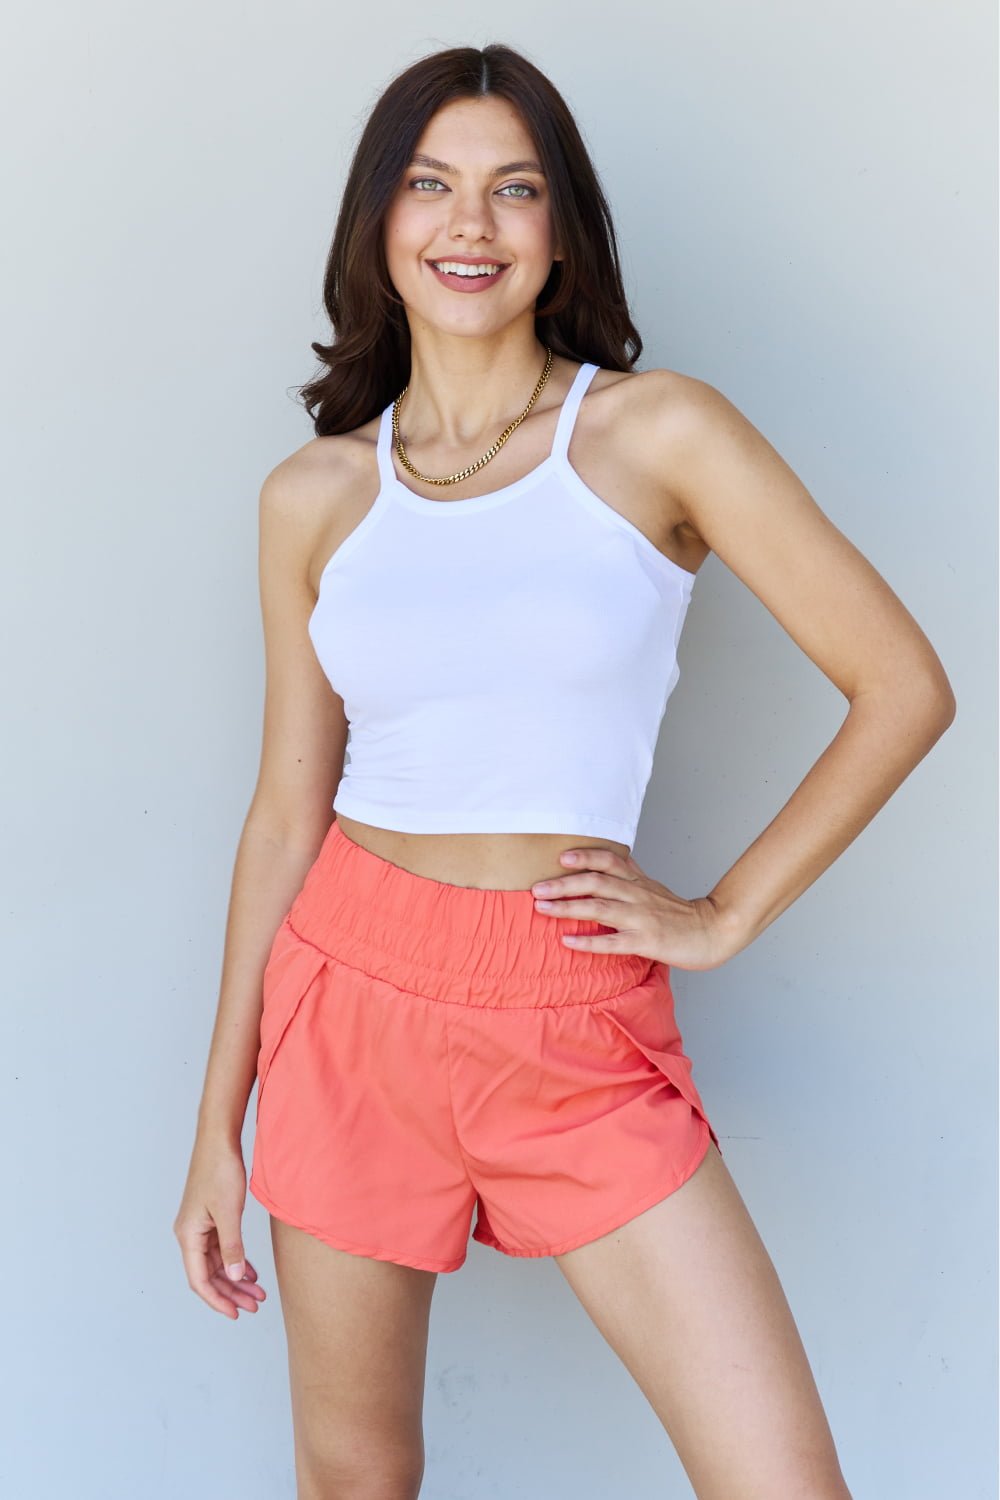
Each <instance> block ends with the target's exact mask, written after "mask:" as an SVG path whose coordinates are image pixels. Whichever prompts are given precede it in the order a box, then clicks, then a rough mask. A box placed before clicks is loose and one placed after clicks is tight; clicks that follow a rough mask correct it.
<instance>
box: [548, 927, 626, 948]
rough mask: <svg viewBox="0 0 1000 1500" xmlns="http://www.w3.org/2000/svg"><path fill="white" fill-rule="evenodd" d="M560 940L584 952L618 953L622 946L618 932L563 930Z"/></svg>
mask: <svg viewBox="0 0 1000 1500" xmlns="http://www.w3.org/2000/svg"><path fill="white" fill-rule="evenodd" d="M561 941H562V942H564V943H565V944H566V946H567V948H579V949H580V950H581V952H585V953H619V952H621V949H622V948H623V946H624V938H623V936H622V934H621V933H620V932H564V933H563V934H562V939H561Z"/></svg>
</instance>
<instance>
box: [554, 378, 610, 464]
mask: <svg viewBox="0 0 1000 1500" xmlns="http://www.w3.org/2000/svg"><path fill="white" fill-rule="evenodd" d="M599 369H600V366H599V365H591V364H585V365H581V366H580V368H579V369H578V370H577V372H576V375H575V376H574V378H573V384H572V385H571V386H570V388H569V390H568V391H567V392H566V399H565V400H564V401H563V404H562V410H561V411H560V413H559V421H558V422H557V423H556V435H555V437H554V438H553V440H552V457H553V458H560V459H565V458H566V455H567V453H568V452H569V440H570V438H571V437H572V436H573V424H574V423H575V421H576V414H577V412H578V411H579V410H580V402H581V401H582V400H583V398H584V395H585V393H586V390H587V387H588V385H589V384H590V382H591V381H592V380H593V378H594V376H595V375H596V373H597V371H598V370H599Z"/></svg>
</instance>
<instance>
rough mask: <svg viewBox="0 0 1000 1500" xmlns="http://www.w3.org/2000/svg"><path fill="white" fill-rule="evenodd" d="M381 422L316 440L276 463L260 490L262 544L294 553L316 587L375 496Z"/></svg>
mask: <svg viewBox="0 0 1000 1500" xmlns="http://www.w3.org/2000/svg"><path fill="white" fill-rule="evenodd" d="M377 430H378V422H377V419H376V420H375V421H373V422H369V423H366V424H365V425H364V426H363V427H359V428H357V429H356V430H355V431H353V432H346V433H339V434H337V435H335V436H331V437H316V438H311V439H310V440H309V441H308V442H306V443H304V444H303V445H302V447H301V448H297V449H296V450H295V451H294V452H293V453H290V454H289V455H288V457H287V458H284V459H282V460H281V462H280V463H278V464H276V465H275V467H274V468H273V469H272V470H271V471H270V473H269V474H268V475H267V476H266V477H265V479H264V481H263V484H262V485H261V490H260V527H261V547H262V550H263V549H265V548H275V549H279V550H281V551H282V552H284V553H285V554H286V555H287V554H289V553H294V554H295V555H296V557H297V559H298V560H299V561H300V562H301V564H302V566H303V567H304V569H305V572H306V575H307V577H308V579H309V582H310V583H311V585H312V586H313V590H314V591H315V587H316V585H317V583H318V577H319V573H321V572H322V563H323V560H324V558H325V556H326V555H328V554H329V553H332V552H333V551H334V550H335V548H336V547H337V546H338V545H339V542H340V541H342V540H343V539H344V537H345V536H346V535H347V534H348V533H349V532H351V531H353V529H354V527H355V526H356V525H357V524H358V522H359V520H360V519H361V517H362V516H363V515H364V512H365V511H366V510H367V508H368V506H369V505H370V504H371V503H372V501H373V500H374V498H375V494H376V492H377V489H378V477H377V476H378V470H377V464H376V459H375V443H376V439H377Z"/></svg>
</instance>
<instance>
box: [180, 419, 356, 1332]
mask: <svg viewBox="0 0 1000 1500" xmlns="http://www.w3.org/2000/svg"><path fill="white" fill-rule="evenodd" d="M326 451H328V450H324V452H326ZM324 470H325V472H324ZM329 483H330V473H329V466H328V465H327V464H326V463H322V464H321V463H320V461H319V460H318V459H317V455H316V445H315V444H313V443H310V444H307V445H306V447H305V448H304V449H300V450H299V452H298V453H294V454H292V455H291V457H290V458H287V459H285V461H284V462H283V463H281V464H279V465H278V467H277V468H276V469H274V470H273V471H272V472H271V473H270V474H269V475H268V476H267V478H266V479H265V481H264V484H263V486H262V488H261V492H260V553H259V557H260V564H259V567H260V598H261V613H262V617H263V626H264V651H265V664H266V689H265V700H264V725H263V735H262V745H261V759H260V770H259V774H258V778H257V785H256V788H255V790H254V794H253V798H252V801H251V804H250V809H249V812H248V814H247V817H246V821H245V823H244V826H243V832H242V835H241V837H240V841H239V845H238V848H237V852H236V860H235V866H234V870H233V880H232V890H231V895H230V902H229V913H228V918H227V923H226V933H225V944H224V949H223V961H222V976H221V982H220V989H219V1000H218V1010H217V1014H216V1019H215V1027H214V1030H213V1033H212V1039H211V1044H210V1047H209V1054H208V1061H207V1065H206V1070H205V1079H204V1085H203V1089H202V1096H201V1103H200V1106H199V1110H198V1120H197V1128H196V1133H195V1142H194V1149H193V1152H192V1157H191V1165H190V1168H189V1172H188V1179H187V1183H186V1186H185V1190H184V1197H183V1200H182V1203H181V1207H180V1210H179V1212H178V1214H177V1217H176V1219H175V1221H174V1233H175V1235H176V1236H177V1238H178V1240H179V1241H180V1244H181V1250H182V1253H183V1256H184V1264H185V1270H186V1272H187V1276H188V1281H189V1284H190V1285H191V1287H192V1290H194V1291H195V1292H197V1293H198V1294H199V1296H201V1297H203V1298H204V1300H205V1301H206V1302H207V1303H208V1304H209V1306H210V1307H214V1308H215V1309H216V1310H217V1311H219V1312H222V1313H225V1314H226V1315H227V1316H228V1317H231V1318H236V1317H237V1316H238V1313H237V1307H242V1308H244V1309H246V1310H247V1311H251V1310H253V1311H255V1310H256V1307H257V1302H258V1300H259V1298H260V1296H262V1295H263V1294H262V1293H261V1292H260V1291H259V1289H256V1286H255V1283H256V1272H255V1271H254V1270H253V1267H252V1266H250V1265H249V1263H247V1262H246V1260H245V1256H244V1253H243V1245H242V1235H241V1230H240V1223H241V1218H242V1214H243V1208H244V1205H245V1201H246V1171H245V1167H244V1163H243V1156H242V1149H241V1144H240V1140H241V1134H242V1130H243V1122H244V1118H245V1115H246V1107H247V1102H248V1099H249V1097H250V1092H251V1090H252V1088H253V1085H254V1080H255V1077H256V1071H257V1054H258V1050H259V1043H260V1018H261V1003H262V1002H261V981H262V978H263V973H264V968H265V965H266V963H267V959H268V955H269V953H270V950H271V945H272V943H273V941H274V936H275V933H276V932H277V930H278V927H279V926H280V924H281V922H282V921H283V919H284V917H285V915H286V914H287V912H288V910H289V907H290V906H291V904H292V902H293V900H294V899H295V896H296V895H297V894H298V892H299V890H300V889H301V887H302V883H303V880H304V879H305V876H306V873H307V871H308V870H309V867H310V866H311V864H312V863H313V861H314V860H315V858H316V855H317V854H318V852H319V849H320V846H321V844H322V842H323V839H324V837H325V836H326V834H327V832H328V830H329V827H330V824H331V822H332V819H333V813H332V803H333V799H334V796H335V794H336V790H337V786H338V784H339V782H340V778H341V776H342V774H343V766H344V752H345V749H346V746H347V721H346V718H345V714H344V705H343V702H342V700H341V699H340V698H339V697H338V696H337V695H336V694H335V693H334V692H333V690H332V688H331V687H330V684H329V682H328V681H327V679H326V677H325V675H324V673H323V671H322V668H321V667H320V665H319V662H318V661H317V659H316V655H315V652H314V651H313V648H312V644H311V642H310V640H309V636H308V633H307V625H308V620H309V615H310V613H311V611H312V609H313V606H314V604H315V594H314V592H313V589H312V586H311V584H310V581H309V580H310V568H311V565H312V563H313V560H314V557H315V553H316V548H317V538H318V536H319V535H320V533H321V531H322V530H323V528H324V521H326V522H327V523H328V520H329V514H330V501H331V495H330V488H329ZM230 1265H234V1266H235V1267H236V1270H235V1273H233V1272H229V1273H227V1270H226V1268H227V1267H228V1266H230ZM244 1275H245V1276H246V1280H242V1278H243V1277H244ZM250 1287H253V1288H254V1289H255V1290H254V1291H251V1290H249V1289H248V1288H250ZM255 1292H256V1294H255Z"/></svg>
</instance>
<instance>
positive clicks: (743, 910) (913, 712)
mask: <svg viewBox="0 0 1000 1500" xmlns="http://www.w3.org/2000/svg"><path fill="white" fill-rule="evenodd" d="M953 716H954V699H953V698H952V697H951V692H950V688H948V687H947V684H946V683H945V684H943V685H942V684H941V683H940V682H937V683H935V682H933V681H932V682H930V683H928V684H927V685H926V686H922V685H919V684H918V685H916V686H915V687H912V688H910V689H908V690H906V691H902V692H899V691H897V692H896V693H893V694H890V693H888V692H886V693H881V694H879V693H872V694H868V695H864V694H861V695H859V696H858V697H856V698H855V699H854V700H853V702H852V703H851V706H850V708H849V710H848V713H847V716H846V717H845V719H844V722H843V724H842V725H841V727H840V729H839V730H838V732H837V734H836V735H835V736H834V738H833V740H832V741H831V742H830V744H829V745H828V747H827V748H826V750H825V751H824V752H823V754H822V755H821V756H820V757H819V759H818V760H817V761H816V763H815V765H814V766H813V767H812V769H811V770H810V771H809V773H808V774H807V775H806V777H805V778H804V779H803V781H802V782H801V783H800V785H799V786H798V787H797V788H796V790H795V792H794V793H793V794H792V796H791V797H790V798H789V800H788V801H787V802H786V804H785V806H784V807H783V808H782V809H781V811H780V812H779V813H778V815H777V816H776V817H775V818H774V819H773V820H772V822H771V823H769V824H768V826H767V827H766V828H765V829H764V831H763V832H762V833H761V834H760V835H759V837H758V838H757V839H755V840H754V842H753V843H752V844H751V845H750V847H749V849H747V851H746V852H745V853H744V854H743V855H741V856H740V858H739V859H738V860H737V861H736V863H735V864H734V865H733V866H732V868H731V869H729V870H728V871H727V872H726V874H725V875H723V877H722V879H721V880H719V881H718V882H717V884H716V885H715V887H714V888H713V889H712V891H710V892H709V895H708V900H709V901H710V902H711V904H712V905H713V906H714V907H715V909H716V911H717V913H718V917H719V921H720V923H721V925H722V928H723V930H724V932H725V934H726V944H727V947H728V948H729V949H730V956H731V955H732V954H735V953H738V952H740V950H741V949H743V948H745V947H747V946H748V944H750V943H751V942H753V940H754V939H755V938H756V937H758V936H759V935H760V933H762V932H763V931H764V929H765V928H766V927H768V926H769V925H770V924H771V923H772V922H773V921H774V920H775V918H776V917H779V916H780V915H781V913H782V912H783V911H785V910H786V909H787V908H788V907H789V906H790V905H791V904H792V902H793V901H795V900H796V899H797V898H798V897H799V896H801V894H802V892H803V891H805V890H807V889H808V887H809V886H810V885H812V883H813V881H815V880H817V879H818V878H819V876H820V875H822V873H823V871H824V870H826V869H828V868H829V866H830V865H831V864H832V863H833V861H834V860H835V859H836V858H837V857H838V855H840V854H842V853H843V851H844V850H845V849H846V848H847V847H848V845H849V844H850V843H852V842H853V840H854V839H855V838H857V836H858V834H859V833H860V832H861V831H862V829H863V828H865V827H866V826H867V824H868V823H870V822H871V820H872V818H874V816H875V814H876V813H877V812H878V811H879V809H880V808H881V807H883V806H884V804H885V803H886V802H887V801H888V800H889V798H890V797H891V796H892V794H893V792H894V791H895V790H896V788H897V787H898V786H899V785H900V784H901V783H902V782H903V781H904V780H905V779H906V777H907V776H908V775H909V774H910V772H911V771H912V770H913V768H914V767H915V766H916V765H917V764H918V763H919V762H920V761H921V760H922V759H923V757H924V756H925V755H926V754H927V752H928V750H930V748H931V747H932V745H934V744H935V742H936V741H937V740H938V739H939V738H940V736H941V735H942V734H943V733H944V731H945V729H946V728H947V727H948V725H949V724H950V723H951V720H952V718H953Z"/></svg>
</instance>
